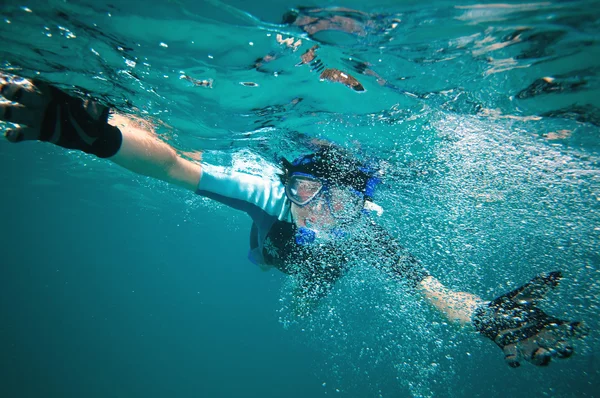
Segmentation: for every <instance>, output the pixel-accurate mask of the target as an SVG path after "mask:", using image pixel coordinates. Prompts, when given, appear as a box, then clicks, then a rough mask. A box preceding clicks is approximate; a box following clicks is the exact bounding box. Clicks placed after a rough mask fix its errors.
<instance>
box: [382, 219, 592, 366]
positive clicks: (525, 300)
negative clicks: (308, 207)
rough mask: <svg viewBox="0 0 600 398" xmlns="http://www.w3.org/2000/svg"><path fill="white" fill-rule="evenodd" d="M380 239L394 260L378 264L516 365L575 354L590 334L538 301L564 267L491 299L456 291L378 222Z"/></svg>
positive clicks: (555, 283) (579, 324) (543, 363)
mask: <svg viewBox="0 0 600 398" xmlns="http://www.w3.org/2000/svg"><path fill="white" fill-rule="evenodd" d="M374 229H375V233H376V234H377V236H378V237H377V241H378V244H380V245H381V246H382V247H383V248H384V250H385V251H386V254H387V255H386V257H388V256H389V257H390V258H391V259H393V261H392V262H391V263H388V264H387V265H386V264H379V268H381V269H382V270H384V271H385V272H387V273H388V274H390V275H391V276H392V277H395V278H398V279H401V280H404V281H406V282H407V283H408V284H409V285H410V286H412V287H414V288H415V289H416V290H417V291H419V292H420V293H422V294H423V295H424V297H425V298H426V300H427V301H429V302H430V303H431V304H432V305H433V306H434V307H435V308H437V309H438V310H440V312H441V313H442V314H444V315H445V316H446V317H447V318H448V319H449V320H451V321H456V322H458V323H460V324H461V325H463V326H468V325H471V326H472V327H474V328H475V330H476V331H477V332H479V333H480V334H482V335H483V336H485V337H487V338H489V339H490V340H492V341H493V342H494V343H495V344H496V345H497V346H498V347H499V348H501V349H502V351H503V353H504V357H505V360H506V363H507V364H508V365H509V366H511V367H518V366H519V365H520V361H527V362H530V363H532V364H534V365H538V366H546V365H548V364H549V363H550V361H551V360H552V359H553V358H568V357H570V356H571V355H572V354H573V347H572V341H573V340H574V339H576V338H581V337H583V336H585V335H586V334H587V330H586V328H585V327H584V326H583V325H582V324H581V323H580V322H571V321H567V320H563V319H558V318H555V317H553V316H551V315H548V314H546V313H545V312H544V311H542V310H541V309H540V308H539V307H538V306H539V304H540V302H541V300H542V299H543V298H544V296H545V295H546V294H547V293H548V292H549V291H550V290H552V289H554V288H556V287H557V286H558V284H559V282H560V279H561V278H562V275H561V274H560V272H551V273H548V274H540V275H538V276H537V277H535V278H533V279H532V280H531V281H529V282H528V283H526V284H525V285H523V286H521V287H519V288H517V289H515V290H513V291H512V292H509V293H506V294H504V295H502V296H500V297H498V298H496V299H494V300H492V301H484V300H482V299H481V298H479V297H478V296H476V295H474V294H471V293H466V292H458V291H454V290H452V289H449V288H447V287H446V286H444V285H443V284H442V283H441V282H440V281H439V280H437V279H436V278H434V277H433V276H431V275H430V274H429V272H427V270H426V269H425V268H424V266H423V265H422V264H421V263H420V262H419V261H418V260H417V259H416V258H415V257H414V256H412V255H411V254H410V253H408V251H407V250H406V249H405V248H404V247H402V246H401V245H400V244H398V243H397V242H396V241H395V239H393V237H391V236H390V235H389V234H388V233H387V232H386V231H385V230H384V229H383V228H381V227H379V226H377V225H374Z"/></svg>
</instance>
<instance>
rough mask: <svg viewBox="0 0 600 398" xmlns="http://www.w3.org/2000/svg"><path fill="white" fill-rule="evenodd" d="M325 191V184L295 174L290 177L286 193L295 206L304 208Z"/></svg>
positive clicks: (306, 176)
mask: <svg viewBox="0 0 600 398" xmlns="http://www.w3.org/2000/svg"><path fill="white" fill-rule="evenodd" d="M322 189H323V183H322V182H321V181H320V180H318V179H316V178H314V177H311V176H309V175H304V174H294V175H292V176H291V177H290V179H289V181H288V183H287V185H286V187H285V193H286V195H287V197H288V198H289V199H290V200H291V201H292V202H293V203H295V204H297V205H299V206H304V205H305V204H307V203H308V202H310V201H311V200H313V199H314V198H315V196H317V195H318V194H319V193H320V192H321V190H322Z"/></svg>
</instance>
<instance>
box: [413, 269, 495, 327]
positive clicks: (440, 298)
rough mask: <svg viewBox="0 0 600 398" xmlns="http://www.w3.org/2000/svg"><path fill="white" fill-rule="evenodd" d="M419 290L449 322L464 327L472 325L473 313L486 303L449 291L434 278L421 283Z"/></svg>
mask: <svg viewBox="0 0 600 398" xmlns="http://www.w3.org/2000/svg"><path fill="white" fill-rule="evenodd" d="M417 289H418V290H419V291H420V292H421V293H423V295H424V296H425V298H426V299H427V301H429V303H431V304H432V305H433V306H434V307H435V308H437V309H438V310H439V311H440V312H442V313H443V314H444V315H445V316H446V318H448V320H450V321H454V322H458V323H460V324H461V325H463V326H466V325H470V324H471V318H472V316H473V313H474V312H475V310H476V309H477V307H479V306H481V305H482V304H484V301H483V300H482V299H481V298H479V297H478V296H476V295H474V294H471V293H466V292H457V291H454V290H451V289H448V288H447V287H446V286H444V285H442V283H441V282H440V281H439V280H437V279H436V278H434V277H433V276H428V277H426V278H425V279H423V280H422V281H421V282H419V284H418V285H417Z"/></svg>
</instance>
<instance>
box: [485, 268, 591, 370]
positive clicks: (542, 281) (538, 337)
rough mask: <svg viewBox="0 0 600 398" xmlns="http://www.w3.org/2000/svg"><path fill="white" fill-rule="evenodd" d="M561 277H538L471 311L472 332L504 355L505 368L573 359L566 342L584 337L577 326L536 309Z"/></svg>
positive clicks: (549, 275) (556, 274) (557, 275)
mask: <svg viewBox="0 0 600 398" xmlns="http://www.w3.org/2000/svg"><path fill="white" fill-rule="evenodd" d="M561 277H562V275H561V273H560V272H551V273H549V274H540V275H538V276H536V277H535V278H533V279H532V280H531V281H529V282H528V283H527V284H525V285H523V286H521V287H519V288H518V289H516V290H513V291H512V292H510V293H507V294H505V295H503V296H500V297H498V298H497V299H495V300H493V301H492V302H490V303H488V304H485V305H482V306H481V307H479V308H477V309H476V310H475V311H474V313H473V324H474V325H475V328H476V329H477V331H478V332H479V333H481V334H483V335H484V336H485V337H487V338H489V339H491V340H492V341H493V342H494V343H496V344H497V345H498V347H500V348H501V349H502V350H503V351H504V355H505V360H506V362H507V363H508V365H509V366H511V367H513V368H516V367H518V366H519V365H520V363H519V361H520V360H523V359H524V360H526V361H529V362H531V363H532V364H534V365H537V366H546V365H548V364H549V363H550V360H551V359H552V358H553V357H556V358H568V357H570V356H571V355H573V347H572V346H571V344H570V343H569V340H571V339H573V338H574V337H578V338H579V337H583V336H584V335H586V334H587V331H586V330H585V327H584V326H583V325H582V323H581V322H570V321H565V320H561V319H558V318H555V317H553V316H550V315H548V314H546V313H545V312H544V311H542V310H540V309H539V308H537V304H538V302H539V300H541V299H542V298H543V297H544V296H545V295H546V293H547V292H548V291H549V290H550V289H554V288H555V287H556V286H558V282H559V281H560V278H561Z"/></svg>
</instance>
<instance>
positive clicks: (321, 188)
mask: <svg viewBox="0 0 600 398" xmlns="http://www.w3.org/2000/svg"><path fill="white" fill-rule="evenodd" d="M282 163H283V169H284V174H283V175H282V176H281V178H282V182H283V183H284V184H285V185H286V195H287V197H288V199H289V200H290V201H291V202H292V203H294V204H295V205H296V207H295V209H302V208H304V206H307V207H308V206H310V205H311V203H312V202H313V201H317V200H319V201H320V203H321V204H322V205H323V204H326V205H327V206H328V207H329V210H330V213H331V215H332V217H333V219H335V220H336V224H335V225H334V226H333V227H331V228H328V227H325V229H324V228H323V227H322V228H315V226H313V225H311V223H310V222H309V221H308V219H306V220H305V221H303V222H302V223H299V220H297V219H295V220H294V222H295V223H296V225H297V226H298V233H297V235H296V243H298V244H300V245H305V244H310V243H313V242H314V241H315V239H316V238H317V237H319V236H323V235H327V236H329V237H333V238H340V237H343V236H345V235H346V230H345V228H344V227H345V226H347V225H348V224H349V223H350V222H352V221H355V220H356V219H358V218H359V217H360V216H361V214H369V213H370V211H375V212H377V214H378V215H381V213H382V212H383V209H381V207H380V206H378V205H376V204H375V203H374V202H373V195H374V193H375V190H376V187H377V185H378V184H379V183H380V182H381V179H380V173H379V172H378V171H377V170H375V169H373V168H371V167H369V166H367V165H366V164H363V163H361V162H359V161H358V160H356V159H354V158H353V157H352V156H350V155H349V154H348V153H347V152H346V151H344V150H343V149H341V148H338V147H334V146H327V147H321V148H320V149H319V150H318V151H317V152H316V153H313V154H310V155H305V156H301V157H299V158H297V159H295V160H294V161H293V162H290V161H288V160H287V159H285V158H282ZM336 192H337V196H336V197H335V198H334V195H336ZM340 194H341V196H340ZM344 195H345V196H344ZM334 199H335V200H334ZM334 201H335V203H332V202H334ZM334 207H335V209H334ZM339 207H346V208H347V209H350V210H349V211H346V212H345V213H346V214H343V216H342V217H343V219H340V216H339V214H338V213H337V209H338V208H339ZM293 209H294V208H293ZM293 215H294V213H293ZM302 224H304V225H302Z"/></svg>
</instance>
